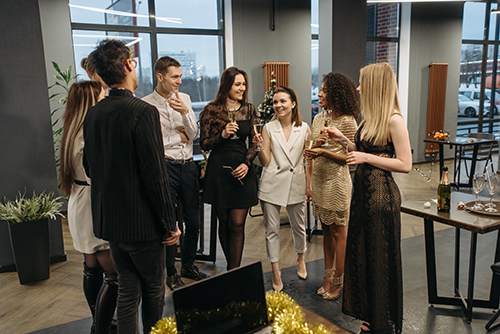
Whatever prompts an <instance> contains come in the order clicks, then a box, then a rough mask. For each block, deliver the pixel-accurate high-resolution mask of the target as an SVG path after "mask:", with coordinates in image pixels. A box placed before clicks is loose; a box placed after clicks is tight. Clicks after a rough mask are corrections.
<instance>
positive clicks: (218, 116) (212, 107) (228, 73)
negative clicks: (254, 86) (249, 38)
mask: <svg viewBox="0 0 500 334" xmlns="http://www.w3.org/2000/svg"><path fill="white" fill-rule="evenodd" d="M238 74H241V75H243V77H244V78H245V82H246V84H247V87H248V77H247V73H246V72H245V71H243V70H240V69H238V68H236V67H234V66H232V67H228V68H226V70H225V71H224V72H222V75H221V77H220V85H219V91H218V92H217V96H216V98H215V100H213V101H212V102H210V103H209V104H207V105H206V106H205V108H203V111H202V112H201V113H200V120H201V119H206V120H208V126H209V127H210V131H209V134H210V137H212V136H214V135H216V134H217V133H219V132H221V131H222V130H223V129H224V127H225V126H226V124H227V123H228V122H229V118H228V116H227V109H226V101H227V99H228V98H229V91H230V90H231V87H232V86H233V83H234V80H235V78H236V76H237V75H238ZM239 102H240V103H241V106H242V107H243V106H245V105H247V104H248V88H247V89H245V91H244V92H243V98H242V99H241V100H240V101H239Z"/></svg>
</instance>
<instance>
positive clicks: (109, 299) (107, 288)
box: [95, 273, 118, 334]
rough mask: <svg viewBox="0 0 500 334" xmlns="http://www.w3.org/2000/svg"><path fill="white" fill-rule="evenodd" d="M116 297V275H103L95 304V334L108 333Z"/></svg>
mask: <svg viewBox="0 0 500 334" xmlns="http://www.w3.org/2000/svg"><path fill="white" fill-rule="evenodd" d="M117 297H118V275H117V274H116V273H104V282H103V284H102V287H101V291H100V292H99V296H98V297H97V303H96V313H95V314H96V316H95V319H96V322H95V323H96V331H95V333H96V334H108V333H109V332H110V325H111V320H112V318H113V315H114V314H115V309H116V298H117Z"/></svg>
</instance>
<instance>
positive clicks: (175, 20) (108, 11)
mask: <svg viewBox="0 0 500 334" xmlns="http://www.w3.org/2000/svg"><path fill="white" fill-rule="evenodd" d="M69 6H70V7H74V8H79V9H84V10H90V11H93V12H99V13H105V14H112V15H119V16H130V17H141V18H146V19H149V15H142V14H134V13H127V12H120V11H117V10H111V9H101V8H94V7H86V6H79V5H72V4H70V5H69ZM156 19H157V20H158V21H166V22H171V23H176V24H182V19H180V18H176V17H158V16H156Z"/></svg>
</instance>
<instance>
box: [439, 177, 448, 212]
mask: <svg viewBox="0 0 500 334" xmlns="http://www.w3.org/2000/svg"><path fill="white" fill-rule="evenodd" d="M450 202H451V186H450V181H449V180H448V167H443V175H442V176H441V182H440V183H439V187H438V203H437V204H438V211H439V212H450Z"/></svg>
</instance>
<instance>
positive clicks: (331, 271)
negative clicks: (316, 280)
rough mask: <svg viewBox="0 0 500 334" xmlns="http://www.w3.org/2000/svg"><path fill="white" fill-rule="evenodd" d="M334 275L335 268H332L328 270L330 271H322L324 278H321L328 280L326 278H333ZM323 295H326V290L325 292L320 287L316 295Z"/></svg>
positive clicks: (322, 287)
mask: <svg viewBox="0 0 500 334" xmlns="http://www.w3.org/2000/svg"><path fill="white" fill-rule="evenodd" d="M334 273H335V266H333V268H330V269H325V271H324V276H323V277H324V278H328V277H330V278H333V274H334ZM325 293H326V290H325V288H324V286H323V285H322V286H321V287H320V288H319V289H318V291H317V294H318V295H321V296H322V295H324V294H325Z"/></svg>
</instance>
